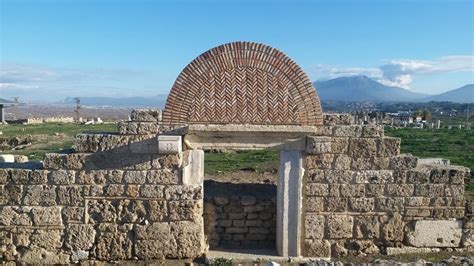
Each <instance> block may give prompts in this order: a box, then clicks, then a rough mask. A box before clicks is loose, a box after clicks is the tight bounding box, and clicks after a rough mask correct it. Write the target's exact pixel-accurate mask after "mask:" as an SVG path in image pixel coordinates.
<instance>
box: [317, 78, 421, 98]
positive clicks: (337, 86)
mask: <svg viewBox="0 0 474 266" xmlns="http://www.w3.org/2000/svg"><path fill="white" fill-rule="evenodd" d="M313 84H314V86H315V87H316V91H317V93H318V95H319V98H320V99H321V101H331V100H333V101H346V102H352V101H372V102H399V101H414V100H418V99H421V98H424V97H426V96H427V95H426V94H421V93H416V92H412V91H409V90H406V89H402V88H399V87H389V86H385V85H383V84H382V83H379V82H377V81H375V80H372V79H370V78H368V77H366V76H352V77H340V78H335V79H330V80H326V81H316V82H314V83H313Z"/></svg>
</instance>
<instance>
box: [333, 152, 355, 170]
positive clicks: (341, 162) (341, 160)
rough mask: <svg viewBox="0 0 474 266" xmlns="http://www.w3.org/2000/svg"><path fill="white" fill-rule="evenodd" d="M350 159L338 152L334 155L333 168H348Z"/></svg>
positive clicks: (349, 167)
mask: <svg viewBox="0 0 474 266" xmlns="http://www.w3.org/2000/svg"><path fill="white" fill-rule="evenodd" d="M351 163H352V159H351V157H349V156H347V155H345V154H339V155H336V156H335V157H334V162H333V169H339V170H350V169H351Z"/></svg>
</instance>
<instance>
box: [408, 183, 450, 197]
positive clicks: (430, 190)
mask: <svg viewBox="0 0 474 266" xmlns="http://www.w3.org/2000/svg"><path fill="white" fill-rule="evenodd" d="M415 196H420V197H444V196H445V187H444V185H443V184H419V185H416V186H415Z"/></svg>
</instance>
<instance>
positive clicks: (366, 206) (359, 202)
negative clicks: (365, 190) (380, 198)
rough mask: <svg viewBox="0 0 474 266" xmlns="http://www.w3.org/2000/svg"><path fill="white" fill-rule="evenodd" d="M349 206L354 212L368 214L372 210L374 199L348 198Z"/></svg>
mask: <svg viewBox="0 0 474 266" xmlns="http://www.w3.org/2000/svg"><path fill="white" fill-rule="evenodd" d="M349 206H350V208H351V210H352V211H355V212H370V211H373V210H374V198H350V199H349Z"/></svg>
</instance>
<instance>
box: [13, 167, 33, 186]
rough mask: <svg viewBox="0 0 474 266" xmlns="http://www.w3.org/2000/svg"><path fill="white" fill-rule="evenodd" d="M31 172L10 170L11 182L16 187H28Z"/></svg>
mask: <svg viewBox="0 0 474 266" xmlns="http://www.w3.org/2000/svg"><path fill="white" fill-rule="evenodd" d="M29 172H30V170H27V169H10V180H11V182H12V184H15V185H26V184H28V181H29Z"/></svg>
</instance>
